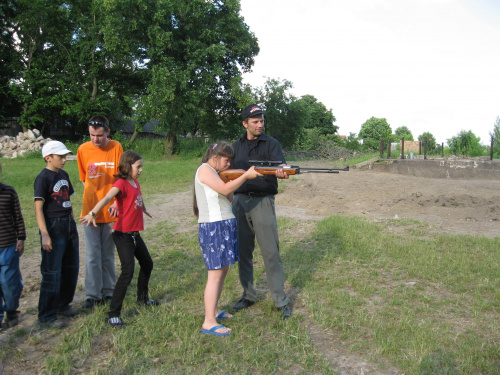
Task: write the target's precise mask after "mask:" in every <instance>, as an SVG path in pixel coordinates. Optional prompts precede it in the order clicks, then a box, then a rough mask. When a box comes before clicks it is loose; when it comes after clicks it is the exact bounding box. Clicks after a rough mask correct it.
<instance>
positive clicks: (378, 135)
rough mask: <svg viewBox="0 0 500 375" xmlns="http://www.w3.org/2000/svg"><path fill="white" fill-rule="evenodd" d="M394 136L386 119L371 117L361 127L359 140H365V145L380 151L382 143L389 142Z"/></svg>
mask: <svg viewBox="0 0 500 375" xmlns="http://www.w3.org/2000/svg"><path fill="white" fill-rule="evenodd" d="M391 134H392V130H391V127H390V125H389V124H388V123H387V120H386V119H385V118H376V117H371V118H370V119H368V120H366V122H365V123H364V124H363V125H361V130H360V132H359V138H361V139H363V145H364V146H365V147H368V148H370V149H373V150H378V149H379V146H380V141H381V140H383V141H385V142H387V141H388V140H389V138H390V136H391Z"/></svg>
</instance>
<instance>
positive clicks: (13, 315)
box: [4, 311, 21, 328]
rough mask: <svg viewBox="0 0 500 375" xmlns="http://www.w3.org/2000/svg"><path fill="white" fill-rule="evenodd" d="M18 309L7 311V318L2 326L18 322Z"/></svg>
mask: <svg viewBox="0 0 500 375" xmlns="http://www.w3.org/2000/svg"><path fill="white" fill-rule="evenodd" d="M20 313H21V312H20V311H7V318H6V319H5V322H4V328H12V327H15V326H17V325H18V324H19V314H20Z"/></svg>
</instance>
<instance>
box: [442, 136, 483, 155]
mask: <svg viewBox="0 0 500 375" xmlns="http://www.w3.org/2000/svg"><path fill="white" fill-rule="evenodd" d="M480 140H481V139H480V138H479V137H476V136H475V135H474V133H473V132H472V130H469V131H465V130H462V131H461V132H460V133H459V134H458V135H457V136H454V137H451V138H450V139H448V140H447V142H448V146H449V148H450V152H452V153H453V154H455V155H464V156H470V157H474V156H481V155H483V154H484V150H483V146H481V144H480V143H479V142H480Z"/></svg>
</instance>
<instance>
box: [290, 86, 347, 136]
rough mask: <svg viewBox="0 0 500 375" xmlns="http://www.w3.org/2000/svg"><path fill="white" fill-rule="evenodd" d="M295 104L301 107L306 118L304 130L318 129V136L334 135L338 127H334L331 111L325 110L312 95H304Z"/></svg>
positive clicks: (333, 117)
mask: <svg viewBox="0 0 500 375" xmlns="http://www.w3.org/2000/svg"><path fill="white" fill-rule="evenodd" d="M296 102H297V103H296V104H297V105H300V106H301V107H302V111H303V113H304V115H305V116H306V118H305V122H304V128H305V129H315V128H317V129H319V134H321V135H328V134H335V133H336V132H337V130H338V126H335V125H334V122H335V120H336V119H335V116H334V115H333V113H332V110H331V109H328V110H327V109H326V107H325V105H324V104H323V103H321V102H319V101H318V99H316V98H315V97H314V96H312V95H304V96H302V97H301V98H300V99H298V100H296Z"/></svg>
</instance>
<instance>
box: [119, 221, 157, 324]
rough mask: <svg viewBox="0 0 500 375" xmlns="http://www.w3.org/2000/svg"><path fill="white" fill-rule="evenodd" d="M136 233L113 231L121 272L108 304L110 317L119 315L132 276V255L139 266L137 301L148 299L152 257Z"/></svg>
mask: <svg viewBox="0 0 500 375" xmlns="http://www.w3.org/2000/svg"><path fill="white" fill-rule="evenodd" d="M136 233H137V234H136V235H132V234H130V233H124V232H119V231H117V230H115V231H114V232H113V241H115V245H116V251H117V252H118V257H119V258H120V263H121V266H122V273H121V274H120V277H119V278H118V281H117V282H116V285H115V290H114V292H113V298H112V299H111V304H110V306H109V317H110V318H114V317H118V316H120V312H121V310H122V305H123V300H124V299H125V294H126V293H127V288H128V286H129V284H130V282H131V281H132V278H133V277H134V268H135V259H134V257H135V258H137V260H138V261H139V266H140V267H141V269H140V271H139V276H138V278H137V302H146V301H147V300H148V299H149V296H148V289H149V287H148V286H149V277H150V276H151V271H152V270H153V259H151V255H149V251H148V248H147V247H146V244H145V243H144V240H143V239H142V237H141V235H140V234H138V233H139V232H136Z"/></svg>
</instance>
